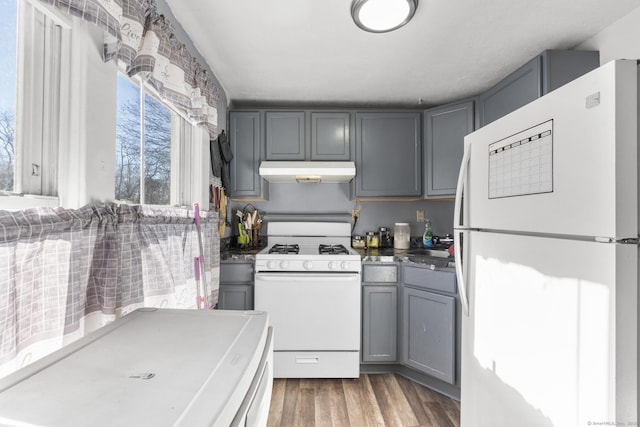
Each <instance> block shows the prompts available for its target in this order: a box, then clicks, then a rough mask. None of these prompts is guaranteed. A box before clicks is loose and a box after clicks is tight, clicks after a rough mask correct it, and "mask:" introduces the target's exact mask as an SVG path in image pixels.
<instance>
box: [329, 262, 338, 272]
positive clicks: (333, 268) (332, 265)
mask: <svg viewBox="0 0 640 427" xmlns="http://www.w3.org/2000/svg"><path fill="white" fill-rule="evenodd" d="M336 268H338V265H337V264H336V263H335V262H333V261H329V270H335V269H336Z"/></svg>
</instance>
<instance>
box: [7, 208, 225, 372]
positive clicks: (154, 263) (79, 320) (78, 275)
mask: <svg viewBox="0 0 640 427" xmlns="http://www.w3.org/2000/svg"><path fill="white" fill-rule="evenodd" d="M190 214H191V212H189V211H187V210H184V209H174V208H150V207H143V206H131V205H116V204H113V203H107V204H100V205H89V206H85V207H83V208H80V209H77V210H70V209H63V208H56V209H52V208H36V209H28V210H23V211H17V212H12V211H0V333H1V335H0V377H1V376H4V375H7V374H9V373H11V372H13V371H15V370H17V369H19V368H20V367H22V366H24V365H26V364H28V363H30V362H32V361H34V360H37V359H39V358H41V357H43V356H45V355H47V354H49V353H51V352H52V351H55V350H57V349H59V348H60V347H62V346H63V345H65V344H68V343H70V342H72V341H75V340H76V339H78V338H81V337H82V336H84V335H86V334H87V333H89V332H91V331H93V330H95V329H97V328H99V327H101V326H103V325H105V324H106V323H108V322H110V321H113V320H115V319H116V318H118V317H120V316H123V315H125V314H127V313H129V312H130V311H133V310H135V309H137V308H140V307H167V308H187V309H188V308H196V284H195V280H194V271H193V265H194V257H197V256H199V254H200V249H199V244H198V238H197V230H196V228H195V225H194V220H193V217H192V216H190ZM202 216H203V218H202V220H201V235H202V240H203V252H204V253H203V255H204V259H205V268H204V274H203V277H204V280H205V282H206V284H207V288H208V298H209V301H210V303H211V305H212V306H214V305H215V304H217V302H218V277H219V258H220V256H219V254H220V246H219V239H218V234H217V233H218V218H217V214H216V213H214V212H205V213H203V214H202Z"/></svg>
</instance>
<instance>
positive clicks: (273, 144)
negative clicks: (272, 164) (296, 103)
mask: <svg viewBox="0 0 640 427" xmlns="http://www.w3.org/2000/svg"><path fill="white" fill-rule="evenodd" d="M265 121H266V133H265V150H266V153H265V159H266V160H304V159H305V157H306V154H305V152H306V147H305V113H304V111H267V112H266V113H265Z"/></svg>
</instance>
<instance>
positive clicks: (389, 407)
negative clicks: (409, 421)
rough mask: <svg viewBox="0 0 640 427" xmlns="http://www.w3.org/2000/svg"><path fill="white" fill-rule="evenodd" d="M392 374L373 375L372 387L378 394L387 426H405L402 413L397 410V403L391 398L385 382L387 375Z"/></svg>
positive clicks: (377, 398) (377, 399)
mask: <svg viewBox="0 0 640 427" xmlns="http://www.w3.org/2000/svg"><path fill="white" fill-rule="evenodd" d="M386 375H390V374H380V375H371V376H370V377H369V380H370V381H371V387H372V388H373V392H374V393H375V395H376V401H377V402H378V406H379V407H380V412H382V416H383V417H384V423H385V426H390V427H404V426H405V424H403V423H402V418H401V417H400V414H399V413H398V412H397V411H396V407H395V405H396V403H397V402H395V401H394V400H392V398H391V394H390V393H389V389H388V388H387V384H386V382H385V376H386Z"/></svg>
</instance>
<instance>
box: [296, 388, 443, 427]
mask: <svg viewBox="0 0 640 427" xmlns="http://www.w3.org/2000/svg"><path fill="white" fill-rule="evenodd" d="M443 412H444V410H443ZM445 416H446V414H445ZM315 422H316V391H315V390H314V389H312V388H308V387H307V388H301V389H299V390H298V404H297V407H296V412H295V414H294V416H293V425H294V427H307V426H312V425H314V424H315Z"/></svg>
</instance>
